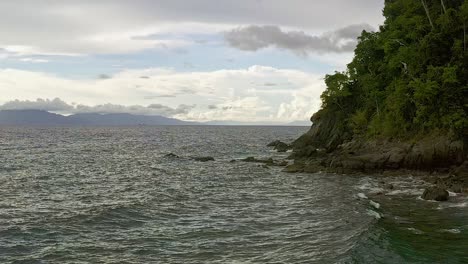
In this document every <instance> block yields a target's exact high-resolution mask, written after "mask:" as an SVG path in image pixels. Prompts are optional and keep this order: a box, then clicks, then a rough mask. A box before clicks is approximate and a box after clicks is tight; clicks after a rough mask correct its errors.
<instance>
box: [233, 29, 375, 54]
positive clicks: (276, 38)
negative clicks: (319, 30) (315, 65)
mask: <svg viewBox="0 0 468 264" xmlns="http://www.w3.org/2000/svg"><path fill="white" fill-rule="evenodd" d="M362 30H368V31H372V30H373V28H372V27H371V26H370V25H368V24H362V25H351V26H347V27H344V28H340V29H338V30H335V31H333V32H327V33H324V34H322V35H319V36H312V35H308V34H306V33H304V32H303V31H287V32H286V31H283V30H282V29H281V28H280V27H278V26H256V25H251V26H247V27H239V28H236V29H233V30H231V31H227V32H225V33H224V38H225V40H226V41H227V43H228V44H229V45H230V46H231V47H233V48H237V49H240V50H244V51H257V50H259V49H264V48H268V47H271V46H273V47H277V48H280V49H285V50H289V51H292V52H294V53H296V54H299V55H307V54H309V53H329V52H333V53H342V52H351V51H353V50H354V48H355V46H356V44H357V40H356V39H357V37H358V36H359V35H360V33H361V32H362Z"/></svg>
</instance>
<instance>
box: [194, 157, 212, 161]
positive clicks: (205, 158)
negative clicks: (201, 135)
mask: <svg viewBox="0 0 468 264" xmlns="http://www.w3.org/2000/svg"><path fill="white" fill-rule="evenodd" d="M193 160H195V161H199V162H208V161H214V160H215V159H214V158H213V157H194V158H193Z"/></svg>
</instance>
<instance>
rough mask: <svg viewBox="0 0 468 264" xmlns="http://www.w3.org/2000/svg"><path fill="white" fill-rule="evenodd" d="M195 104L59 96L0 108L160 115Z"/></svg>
mask: <svg viewBox="0 0 468 264" xmlns="http://www.w3.org/2000/svg"><path fill="white" fill-rule="evenodd" d="M195 107H196V105H185V104H182V105H179V106H178V107H176V108H172V107H169V106H166V105H162V104H151V105H149V106H142V105H131V106H125V105H118V104H101V105H94V106H89V105H84V104H77V105H72V104H68V103H66V102H64V101H62V100H61V99H59V98H55V99H53V100H49V99H37V100H36V101H29V100H25V101H20V100H14V101H10V102H7V103H5V104H3V105H0V110H44V111H50V112H61V113H69V114H78V113H100V114H115V113H128V114H135V115H161V116H175V115H180V114H187V113H189V112H190V110H192V109H193V108H195Z"/></svg>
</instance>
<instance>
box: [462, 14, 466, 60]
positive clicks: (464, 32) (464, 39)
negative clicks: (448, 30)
mask: <svg viewBox="0 0 468 264" xmlns="http://www.w3.org/2000/svg"><path fill="white" fill-rule="evenodd" d="M463 51H464V52H465V53H466V22H465V21H463Z"/></svg>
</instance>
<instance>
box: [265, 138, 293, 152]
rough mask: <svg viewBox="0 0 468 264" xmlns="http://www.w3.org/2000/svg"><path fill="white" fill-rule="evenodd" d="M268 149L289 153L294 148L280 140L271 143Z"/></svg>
mask: <svg viewBox="0 0 468 264" xmlns="http://www.w3.org/2000/svg"><path fill="white" fill-rule="evenodd" d="M267 146H268V147H273V149H275V150H276V151H278V152H287V151H288V150H290V149H292V146H291V145H289V144H286V143H284V142H282V141H280V140H276V141H273V142H271V143H270V144H268V145H267Z"/></svg>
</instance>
